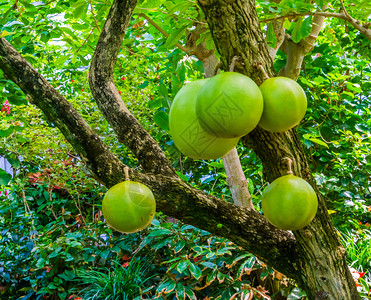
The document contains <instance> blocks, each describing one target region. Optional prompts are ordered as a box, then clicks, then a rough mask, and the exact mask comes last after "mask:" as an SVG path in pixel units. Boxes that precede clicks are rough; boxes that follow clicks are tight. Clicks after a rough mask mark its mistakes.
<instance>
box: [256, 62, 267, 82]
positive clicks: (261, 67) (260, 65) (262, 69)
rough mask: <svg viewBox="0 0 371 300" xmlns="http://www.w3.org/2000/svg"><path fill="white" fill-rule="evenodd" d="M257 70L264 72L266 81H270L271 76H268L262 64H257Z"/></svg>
mask: <svg viewBox="0 0 371 300" xmlns="http://www.w3.org/2000/svg"><path fill="white" fill-rule="evenodd" d="M257 68H258V69H259V70H260V71H261V72H262V74H263V75H264V80H267V79H269V76H268V74H267V72H265V69H264V67H263V65H262V64H257Z"/></svg>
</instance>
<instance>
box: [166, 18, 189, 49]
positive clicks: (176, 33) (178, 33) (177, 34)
mask: <svg viewBox="0 0 371 300" xmlns="http://www.w3.org/2000/svg"><path fill="white" fill-rule="evenodd" d="M189 25H190V23H187V24H185V25H183V26H182V27H180V28H177V29H175V30H173V31H172V32H171V33H170V35H169V36H168V38H167V40H166V43H165V47H167V48H172V47H174V46H175V44H176V43H178V42H179V40H180V39H181V37H182V36H183V34H184V32H185V31H186V29H187V28H188V27H189Z"/></svg>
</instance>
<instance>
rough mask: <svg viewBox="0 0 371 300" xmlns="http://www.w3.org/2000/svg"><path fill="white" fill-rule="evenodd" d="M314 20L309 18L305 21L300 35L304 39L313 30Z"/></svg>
mask: <svg viewBox="0 0 371 300" xmlns="http://www.w3.org/2000/svg"><path fill="white" fill-rule="evenodd" d="M312 20H313V18H312V16H309V17H307V18H306V19H305V20H304V21H303V24H302V26H301V28H300V34H301V38H302V39H303V38H305V37H307V36H308V35H309V34H310V31H311V29H312Z"/></svg>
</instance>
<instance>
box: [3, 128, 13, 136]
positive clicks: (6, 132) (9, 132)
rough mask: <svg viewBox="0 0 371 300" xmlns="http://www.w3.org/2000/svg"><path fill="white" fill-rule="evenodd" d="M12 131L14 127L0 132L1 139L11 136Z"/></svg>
mask: <svg viewBox="0 0 371 300" xmlns="http://www.w3.org/2000/svg"><path fill="white" fill-rule="evenodd" d="M13 131H14V127H13V126H11V127H9V128H8V129H4V130H0V136H1V137H7V136H9V135H11V134H12V133H13Z"/></svg>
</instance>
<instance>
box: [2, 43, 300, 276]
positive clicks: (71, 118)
mask: <svg viewBox="0 0 371 300" xmlns="http://www.w3.org/2000/svg"><path fill="white" fill-rule="evenodd" d="M0 69H2V70H3V72H4V74H6V76H7V77H8V78H9V79H10V80H12V81H13V82H15V83H16V84H17V85H18V86H19V87H20V88H21V89H22V91H23V92H24V93H25V94H27V95H28V96H29V97H31V98H32V101H33V103H34V104H35V105H37V106H38V107H39V108H40V109H41V110H42V111H43V112H44V114H45V115H46V116H47V118H48V119H49V121H50V122H53V123H54V124H55V125H56V126H57V127H58V128H59V129H60V130H61V131H62V133H63V134H64V135H65V137H66V138H67V140H68V141H69V142H70V143H71V144H72V145H73V146H74V147H75V149H76V150H77V151H78V153H79V155H81V157H82V158H83V159H84V161H85V163H86V164H87V165H88V167H89V170H91V171H92V172H94V175H95V176H96V177H97V178H98V179H99V180H100V181H101V182H103V183H104V184H105V185H106V186H107V187H108V188H109V187H111V186H113V185H114V184H116V183H118V182H121V181H123V180H124V179H125V176H126V174H125V167H126V166H125V165H124V164H123V163H122V162H121V161H120V160H119V159H118V158H117V157H116V156H115V155H113V154H112V153H111V152H110V151H109V149H108V148H107V146H106V145H105V144H104V143H103V141H102V140H101V139H100V138H99V137H98V136H97V134H96V133H95V132H94V131H93V130H92V129H91V128H90V127H89V125H88V124H87V123H86V122H85V120H84V119H83V118H82V117H81V116H80V115H79V114H78V112H77V111H76V110H75V109H74V108H73V106H72V105H71V104H70V103H69V102H68V101H67V100H66V99H65V98H64V97H63V96H62V95H60V94H59V93H58V91H56V90H55V89H54V88H53V87H52V86H51V85H50V84H49V83H48V82H47V81H46V80H45V79H44V78H43V77H42V76H41V75H40V74H39V73H38V72H37V71H36V70H35V69H34V68H33V67H32V66H31V65H30V64H29V63H28V62H27V61H26V60H25V59H24V58H23V57H22V56H21V55H20V54H19V53H18V52H17V51H16V50H15V49H14V48H13V47H12V46H11V45H10V44H9V43H8V42H7V41H6V40H5V39H4V38H1V39H0ZM129 172H130V178H131V180H134V181H138V182H142V183H143V184H145V185H147V186H148V187H150V188H151V190H152V191H153V193H154V195H155V197H156V204H157V209H158V210H160V211H162V212H164V213H165V214H167V215H169V216H172V217H175V218H178V219H181V220H182V221H184V222H186V223H188V224H192V225H194V226H197V227H199V228H201V229H204V230H207V231H209V232H211V233H213V234H216V235H219V236H224V237H226V238H228V239H230V240H231V241H233V242H235V243H236V244H238V245H240V246H242V247H244V248H246V249H247V250H249V251H251V252H252V253H253V254H255V255H256V256H257V257H259V258H260V259H262V260H264V261H265V262H267V263H269V264H270V265H272V266H273V267H275V268H276V269H277V270H279V271H281V272H283V273H285V274H288V275H291V276H294V273H295V272H294V270H295V265H297V256H298V255H297V247H296V245H297V243H296V240H295V238H294V237H293V235H292V233H290V232H288V231H283V230H280V229H277V228H275V227H274V226H272V225H270V224H269V223H268V222H267V221H266V220H265V218H263V216H262V215H261V214H259V213H258V212H256V211H253V210H250V209H247V208H240V207H237V206H235V205H233V204H231V203H228V202H226V201H225V200H221V199H218V198H216V197H214V196H212V195H209V194H207V193H205V192H203V191H200V190H197V189H195V188H193V187H192V186H190V185H189V184H187V183H185V182H183V181H181V180H180V179H178V178H175V177H172V176H170V177H169V176H164V175H162V174H157V175H154V174H142V173H140V172H138V171H135V170H133V169H131V170H130V171H129ZM219 224H220V225H219Z"/></svg>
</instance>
